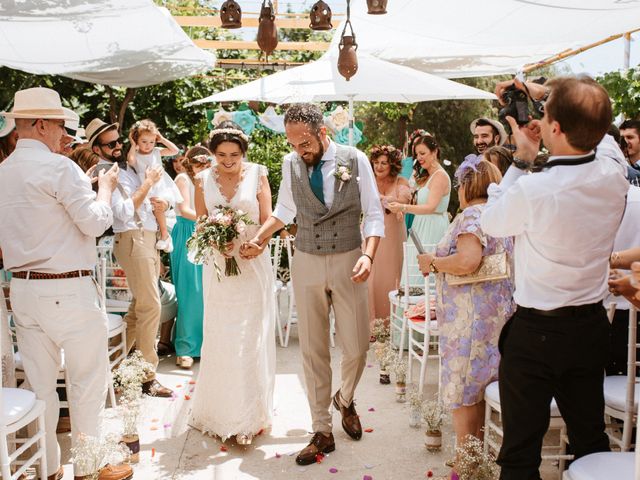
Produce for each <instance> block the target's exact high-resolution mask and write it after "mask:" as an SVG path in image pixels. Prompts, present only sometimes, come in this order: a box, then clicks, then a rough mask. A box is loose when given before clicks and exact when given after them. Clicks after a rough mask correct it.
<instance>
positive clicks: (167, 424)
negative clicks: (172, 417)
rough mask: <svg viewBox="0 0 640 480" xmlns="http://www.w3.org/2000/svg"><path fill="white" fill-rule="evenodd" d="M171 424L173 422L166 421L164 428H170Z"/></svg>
mask: <svg viewBox="0 0 640 480" xmlns="http://www.w3.org/2000/svg"><path fill="white" fill-rule="evenodd" d="M170 426H171V424H170V423H165V424H164V425H163V427H164V428H169V427H170Z"/></svg>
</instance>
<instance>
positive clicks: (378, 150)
mask: <svg viewBox="0 0 640 480" xmlns="http://www.w3.org/2000/svg"><path fill="white" fill-rule="evenodd" d="M396 150H397V149H396V147H394V146H393V145H374V146H373V147H371V155H380V154H389V153H394V152H395V151H396Z"/></svg>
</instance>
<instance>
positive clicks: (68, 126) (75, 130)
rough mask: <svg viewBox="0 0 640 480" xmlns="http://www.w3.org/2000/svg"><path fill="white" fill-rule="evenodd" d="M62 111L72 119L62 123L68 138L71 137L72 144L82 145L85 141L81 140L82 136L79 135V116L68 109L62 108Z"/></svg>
mask: <svg viewBox="0 0 640 480" xmlns="http://www.w3.org/2000/svg"><path fill="white" fill-rule="evenodd" d="M62 109H63V110H64V113H66V114H67V115H68V116H69V117H71V118H72V119H73V120H65V121H64V129H65V130H66V132H67V135H69V136H70V137H73V143H84V142H85V140H84V139H83V138H82V135H81V134H80V131H81V130H82V129H81V128H80V116H79V115H78V114H77V113H76V112H74V111H73V110H70V109H68V108H65V107H62ZM82 133H84V132H82Z"/></svg>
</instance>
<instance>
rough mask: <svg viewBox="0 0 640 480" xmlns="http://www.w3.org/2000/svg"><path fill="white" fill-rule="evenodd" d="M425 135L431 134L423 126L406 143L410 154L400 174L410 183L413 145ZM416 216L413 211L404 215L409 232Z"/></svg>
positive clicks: (405, 159) (403, 160)
mask: <svg viewBox="0 0 640 480" xmlns="http://www.w3.org/2000/svg"><path fill="white" fill-rule="evenodd" d="M423 135H429V132H427V131H426V130H423V129H422V128H419V129H417V130H414V131H413V133H412V134H411V135H409V138H408V139H407V144H406V145H405V147H408V148H407V150H408V152H409V156H408V157H406V158H403V159H402V170H401V171H400V176H401V177H403V178H406V179H407V180H408V181H409V183H411V177H412V176H413V164H414V161H413V159H414V157H412V156H411V155H414V153H413V147H414V146H415V144H416V142H417V141H418V139H419V138H420V137H422V136H423ZM414 217H415V215H413V214H411V213H407V214H405V216H404V224H405V226H406V227H407V232H408V231H409V229H410V228H411V225H412V224H413V219H414Z"/></svg>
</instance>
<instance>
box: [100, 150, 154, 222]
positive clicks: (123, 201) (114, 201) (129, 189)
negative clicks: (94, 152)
mask: <svg viewBox="0 0 640 480" xmlns="http://www.w3.org/2000/svg"><path fill="white" fill-rule="evenodd" d="M98 163H100V164H104V163H106V164H111V162H108V161H106V160H104V159H100V161H99V162H98ZM118 183H119V184H120V185H121V186H122V188H123V189H124V191H125V192H126V193H127V198H125V197H123V196H122V194H121V193H120V190H119V188H116V189H115V190H114V191H113V195H111V208H112V210H113V231H114V233H122V232H127V231H129V230H137V229H138V225H137V224H136V220H135V217H134V208H133V200H132V198H131V196H132V195H133V194H134V193H135V191H136V190H138V188H140V186H141V185H142V183H141V182H140V179H139V178H138V175H136V173H135V172H134V171H133V170H132V169H131V167H129V168H127V169H126V170H125V169H124V168H121V169H120V173H119V174H118ZM138 216H139V217H140V220H141V221H142V228H143V229H144V230H149V231H151V232H155V231H157V230H158V223H157V222H156V217H154V216H153V207H152V206H151V202H150V201H149V197H148V196H147V198H145V199H144V201H143V202H142V205H140V208H138Z"/></svg>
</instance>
